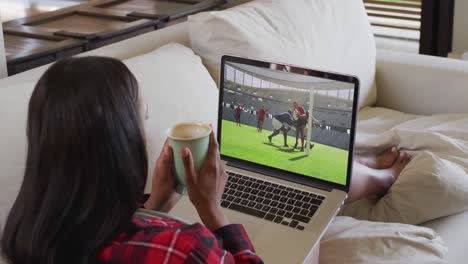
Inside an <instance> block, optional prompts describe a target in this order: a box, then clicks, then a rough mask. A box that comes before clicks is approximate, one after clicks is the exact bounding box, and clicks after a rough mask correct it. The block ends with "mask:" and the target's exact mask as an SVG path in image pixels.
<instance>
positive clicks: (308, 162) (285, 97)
mask: <svg viewBox="0 0 468 264" xmlns="http://www.w3.org/2000/svg"><path fill="white" fill-rule="evenodd" d="M247 61H249V60H247ZM222 74H223V76H222V77H223V78H222V79H221V80H222V82H223V83H222V87H223V89H222V90H221V91H222V99H221V102H220V103H221V109H220V114H221V118H220V120H221V121H220V122H221V123H220V125H221V130H220V131H221V135H220V137H219V138H220V148H221V149H220V151H221V154H222V155H224V156H226V157H231V158H235V159H238V160H243V161H248V162H251V163H255V164H260V165H263V166H267V167H270V168H275V169H279V170H281V171H287V172H292V173H294V174H299V175H302V176H306V177H312V178H315V179H319V180H322V181H325V182H331V183H335V184H338V185H347V175H348V170H349V169H350V166H348V162H349V161H350V160H351V159H350V158H349V155H350V150H352V140H351V138H352V135H353V134H354V131H351V130H352V124H353V122H354V119H353V107H354V105H355V104H354V99H355V96H357V93H355V86H356V83H353V82H351V81H350V79H352V78H350V77H348V78H350V79H346V78H344V80H336V79H340V78H333V79H332V77H331V76H335V77H336V75H337V74H331V73H330V74H327V73H323V72H317V71H312V70H308V69H303V68H299V67H293V66H287V65H281V64H273V63H264V62H257V63H252V62H246V63H243V62H242V59H240V61H239V60H235V61H230V60H229V59H226V61H225V62H224V63H223V67H222ZM317 76H320V77H317ZM351 133H353V134H351Z"/></svg>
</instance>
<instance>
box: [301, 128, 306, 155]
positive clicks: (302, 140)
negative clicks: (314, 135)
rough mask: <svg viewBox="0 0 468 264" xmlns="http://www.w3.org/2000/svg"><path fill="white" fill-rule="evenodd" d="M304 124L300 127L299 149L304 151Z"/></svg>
mask: <svg viewBox="0 0 468 264" xmlns="http://www.w3.org/2000/svg"><path fill="white" fill-rule="evenodd" d="M304 134H305V133H304V126H302V129H301V151H304Z"/></svg>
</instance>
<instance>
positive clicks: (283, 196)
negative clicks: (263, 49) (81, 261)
mask: <svg viewBox="0 0 468 264" xmlns="http://www.w3.org/2000/svg"><path fill="white" fill-rule="evenodd" d="M358 90H359V81H358V79H357V78H356V77H354V76H349V75H345V74H339V73H334V72H326V71H319V70H313V69H307V68H303V67H298V66H292V65H287V64H282V63H273V62H267V61H261V60H254V59H247V58H240V57H234V56H223V57H222V61H221V80H220V97H219V117H218V126H217V129H218V130H217V137H218V142H219V145H220V153H221V158H222V160H223V161H224V162H226V170H227V173H228V176H229V179H228V182H227V184H226V188H225V190H224V194H223V196H222V202H221V205H222V207H223V208H224V210H225V212H226V215H227V216H228V218H229V219H230V221H231V223H240V224H243V226H244V227H245V229H246V230H247V233H248V235H249V237H250V239H251V240H252V243H253V245H254V247H255V250H256V252H257V254H258V255H260V256H261V257H262V259H263V260H264V261H265V263H303V262H304V261H306V260H307V259H308V257H310V254H311V252H312V249H313V248H314V247H315V246H316V245H317V244H318V243H319V241H320V238H321V237H322V235H323V234H324V232H325V230H326V229H327V227H328V225H329V224H330V223H331V221H332V220H333V218H334V217H335V215H336V214H337V212H338V211H339V209H340V207H341V206H342V205H343V203H344V201H345V199H346V198H347V192H348V190H349V186H350V179H351V171H352V160H353V146H354V134H355V127H356V126H355V124H356V110H357V101H358ZM171 214H173V215H175V216H178V217H181V218H183V219H187V220H190V221H200V220H199V219H198V215H197V213H196V211H195V209H194V208H193V206H192V205H191V203H190V201H189V199H188V197H183V198H182V199H181V201H180V202H179V203H178V204H177V205H176V206H175V208H174V209H173V210H172V211H171Z"/></svg>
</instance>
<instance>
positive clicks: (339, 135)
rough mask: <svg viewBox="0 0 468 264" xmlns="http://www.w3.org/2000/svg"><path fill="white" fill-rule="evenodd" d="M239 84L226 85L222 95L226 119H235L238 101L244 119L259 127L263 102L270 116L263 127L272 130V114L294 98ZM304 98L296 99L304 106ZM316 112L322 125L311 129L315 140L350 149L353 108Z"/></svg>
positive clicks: (242, 120)
mask: <svg viewBox="0 0 468 264" xmlns="http://www.w3.org/2000/svg"><path fill="white" fill-rule="evenodd" d="M238 86H239V85H237V84H232V85H231V86H229V88H235V90H231V89H226V88H225V92H224V95H223V106H224V107H223V118H224V119H226V120H229V121H233V122H234V121H235V117H234V115H235V112H234V108H235V106H236V105H238V104H240V105H241V108H242V110H243V112H242V115H241V123H242V124H245V125H249V126H253V127H256V126H257V111H258V109H260V107H261V106H263V105H264V106H265V108H266V109H267V110H268V115H267V117H268V118H267V119H266V120H265V123H264V126H263V127H264V129H267V130H272V117H273V116H272V115H274V114H277V113H281V112H286V111H287V110H288V109H290V108H291V104H292V102H288V101H286V102H281V101H278V100H274V99H271V98H268V97H267V96H266V94H261V95H259V94H258V92H257V94H255V95H254V94H252V93H250V94H249V93H248V92H240V91H238V90H237V88H236V87H238ZM257 91H258V90H257ZM268 95H269V96H270V95H271V96H272V97H273V98H278V97H279V96H278V92H276V93H275V91H268ZM304 97H306V98H308V95H307V94H305V95H304ZM305 100H307V99H305ZM305 100H303V101H302V102H301V101H300V100H296V101H299V103H300V104H302V105H304V106H305V105H306V103H305V102H304V101H305ZM315 100H316V101H320V97H316V99H315ZM291 101H292V100H291ZM306 108H307V107H306ZM313 116H314V117H315V118H316V119H318V120H320V126H319V127H315V128H313V129H312V141H313V142H317V143H320V144H324V145H327V146H333V147H336V148H340V149H344V150H348V146H349V140H350V134H348V131H349V129H350V127H351V117H352V113H351V111H349V110H341V109H330V108H323V107H315V108H314V111H313ZM289 134H290V135H291V136H294V135H295V134H294V132H293V131H290V132H289Z"/></svg>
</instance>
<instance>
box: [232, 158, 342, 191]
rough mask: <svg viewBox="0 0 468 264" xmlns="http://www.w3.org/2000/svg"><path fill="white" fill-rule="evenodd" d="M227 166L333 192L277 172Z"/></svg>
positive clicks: (310, 182) (241, 165)
mask: <svg viewBox="0 0 468 264" xmlns="http://www.w3.org/2000/svg"><path fill="white" fill-rule="evenodd" d="M227 165H228V166H231V167H235V168H238V169H242V170H246V171H251V172H254V173H258V174H263V175H266V176H270V177H273V178H277V179H281V180H285V181H290V182H294V183H298V184H302V185H306V186H309V187H313V188H317V189H320V190H323V191H327V192H331V191H332V190H333V188H332V187H330V186H326V185H324V184H320V183H317V182H312V181H310V180H305V179H302V178H299V177H294V176H288V175H285V174H283V173H278V172H274V171H265V170H262V169H260V168H256V167H255V166H252V165H251V164H249V165H246V164H242V163H238V162H233V161H229V162H228V163H227Z"/></svg>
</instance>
